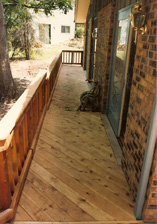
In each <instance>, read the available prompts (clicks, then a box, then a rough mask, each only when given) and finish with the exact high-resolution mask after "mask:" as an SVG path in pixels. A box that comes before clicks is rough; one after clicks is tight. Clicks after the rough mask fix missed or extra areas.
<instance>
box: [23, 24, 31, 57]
mask: <svg viewBox="0 0 157 224" xmlns="http://www.w3.org/2000/svg"><path fill="white" fill-rule="evenodd" d="M24 45H25V56H26V60H30V43H29V28H28V21H27V20H26V21H25V22H24Z"/></svg>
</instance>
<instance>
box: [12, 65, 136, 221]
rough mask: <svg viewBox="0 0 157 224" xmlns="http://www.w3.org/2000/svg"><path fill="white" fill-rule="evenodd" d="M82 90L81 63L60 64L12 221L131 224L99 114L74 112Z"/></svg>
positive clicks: (129, 200) (120, 174)
mask: <svg viewBox="0 0 157 224" xmlns="http://www.w3.org/2000/svg"><path fill="white" fill-rule="evenodd" d="M87 89H88V87H87V83H86V82H85V76H84V73H83V70H82V68H81V67H78V66H73V67H72V66H62V68H61V71H60V76H59V79H58V83H57V87H56V90H55V93H54V96H53V99H52V102H51V105H50V108H49V110H48V111H47V113H46V116H45V120H44V123H43V126H42V129H41V133H40V136H39V140H38V143H37V147H36V152H35V156H34V158H33V161H32V164H31V167H30V170H29V173H28V177H27V180H26V182H25V186H24V189H23V193H22V196H21V199H20V203H19V206H18V210H17V214H16V217H15V219H14V221H38V222H41V221H44V222H70V223H71V222H76V221H77V222H82V223H86V222H87V223H88V222H89V223H91V222H92V223H97V222H96V221H102V222H99V223H108V221H110V222H109V223H111V221H123V222H122V223H125V221H126V222H127V223H136V220H135V216H134V213H133V208H134V203H133V202H132V198H131V196H130V193H129V189H128V185H127V183H126V180H125V178H124V175H123V172H122V170H121V167H120V166H118V165H117V163H116V160H115V158H114V155H113V152H112V149H111V146H110V142H109V139H108V137H107V134H106V132H105V129H104V127H103V124H102V121H101V119H100V114H99V113H92V112H77V111H76V109H77V108H78V106H79V104H80V102H79V97H80V94H81V93H82V92H83V91H85V90H87ZM103 221H104V222H103ZM128 221H129V222H128ZM113 223H118V222H113Z"/></svg>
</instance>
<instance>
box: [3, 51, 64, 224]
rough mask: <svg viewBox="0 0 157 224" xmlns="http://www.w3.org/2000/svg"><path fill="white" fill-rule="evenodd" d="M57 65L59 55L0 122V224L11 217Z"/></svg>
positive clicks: (59, 63) (51, 89) (46, 104)
mask: <svg viewBox="0 0 157 224" xmlns="http://www.w3.org/2000/svg"><path fill="white" fill-rule="evenodd" d="M60 66H61V52H60V53H59V54H58V55H57V56H56V58H55V59H54V60H53V61H52V63H51V64H50V66H49V68H48V70H47V71H46V70H42V71H40V72H39V74H38V75H37V76H36V77H35V78H34V80H33V82H32V83H31V84H30V86H29V87H28V88H27V89H26V90H25V91H24V93H23V94H22V95H21V97H20V98H19V99H18V100H17V101H16V103H15V104H14V105H13V107H12V108H11V109H10V110H9V111H8V113H7V114H6V115H5V116H4V117H3V118H2V120H1V121H0V199H1V200H0V210H1V212H0V224H1V223H4V222H6V221H8V220H9V219H11V218H13V216H14V215H15V211H16V208H17V203H18V200H19V198H20V194H21V191H22V187H23V184H24V180H25V177H26V174H27V172H28V169H29V165H30V162H31V160H32V156H33V153H34V149H35V144H36V141H37V137H38V134H39V131H40V127H41V124H42V121H43V118H44V114H45V112H46V109H47V108H48V106H49V103H50V102H51V96H52V94H53V91H54V87H55V85H56V80H57V75H58V71H59V69H60ZM21 141H22V142H21Z"/></svg>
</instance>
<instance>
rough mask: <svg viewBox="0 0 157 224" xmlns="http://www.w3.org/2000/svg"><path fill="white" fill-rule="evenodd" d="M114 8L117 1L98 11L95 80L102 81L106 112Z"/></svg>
mask: <svg viewBox="0 0 157 224" xmlns="http://www.w3.org/2000/svg"><path fill="white" fill-rule="evenodd" d="M114 10H115V3H114V2H111V3H109V4H108V5H107V6H106V7H105V8H103V9H102V10H101V11H100V12H99V13H98V24H97V26H98V40H97V51H96V67H95V80H96V81H98V82H99V83H100V89H101V91H100V92H101V93H100V107H101V111H102V112H105V110H106V102H107V93H108V85H109V70H110V62H111V47H112V37H113V25H114Z"/></svg>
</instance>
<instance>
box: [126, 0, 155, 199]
mask: <svg viewBox="0 0 157 224" xmlns="http://www.w3.org/2000/svg"><path fill="white" fill-rule="evenodd" d="M143 5H144V10H145V11H146V15H147V16H146V21H147V26H148V31H147V33H146V34H144V35H142V34H139V35H138V39H137V48H136V55H135V63H134V72H133V81H132V87H131V94H130V103H129V110H128V116H127V124H126V132H125V136H124V147H123V158H122V168H123V170H124V173H125V175H126V178H127V181H128V183H129V186H130V189H131V191H132V194H133V197H134V199H136V195H137V189H138V184H139V180H140V176H141V169H142V165H143V158H144V152H145V148H146V142H147V135H148V130H149V124H150V119H151V114H152V107H153V101H154V96H155V90H156V78H157V69H156V68H157V64H156V63H157V58H156V48H157V45H156V43H157V39H156V38H157V36H156V29H157V20H156V18H157V1H156V0H143Z"/></svg>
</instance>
